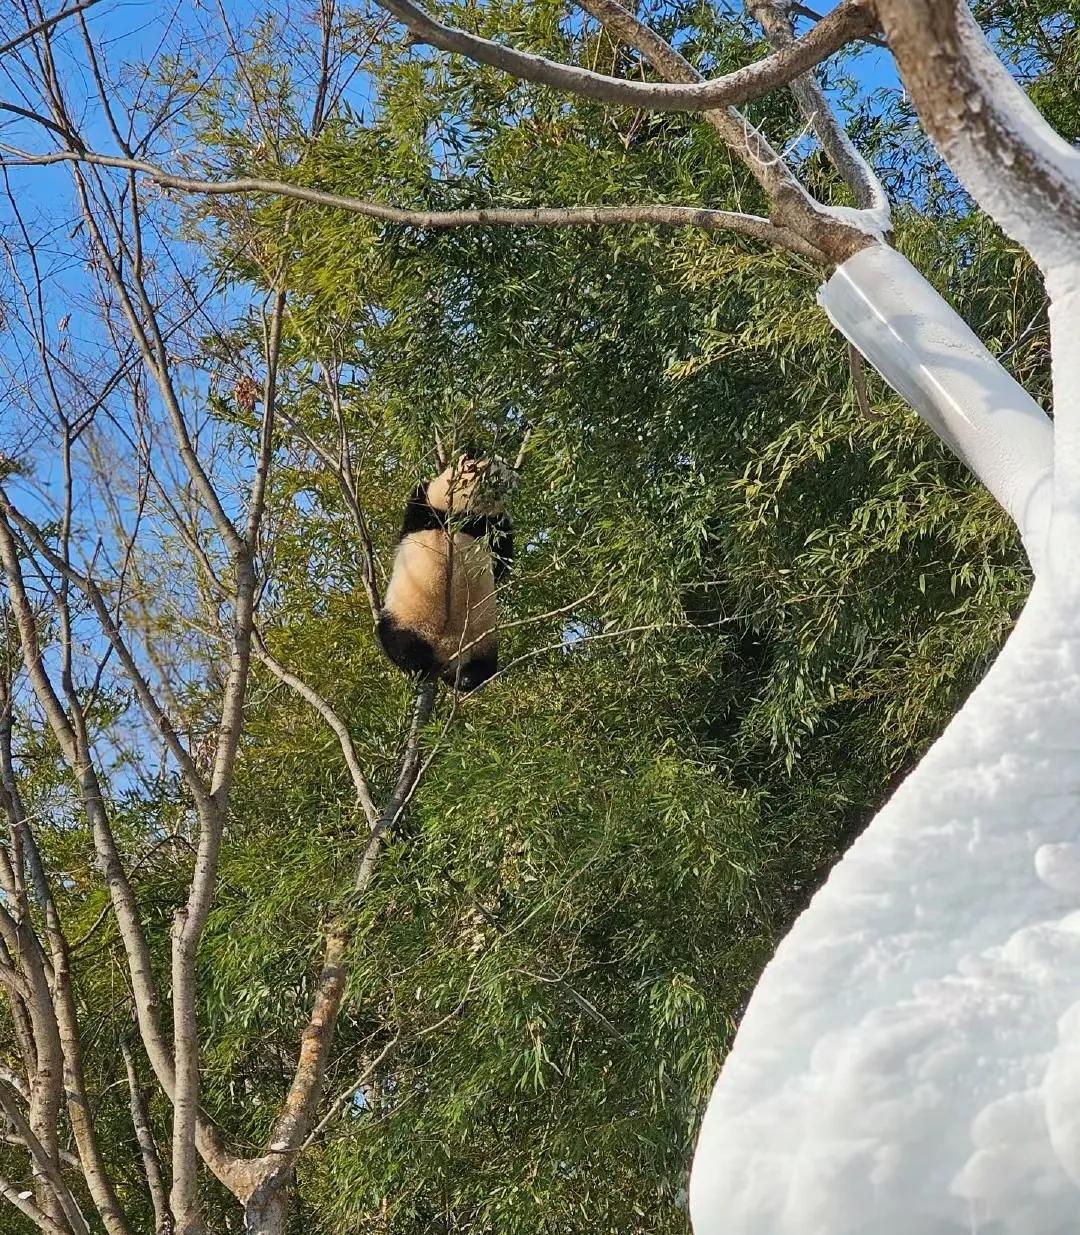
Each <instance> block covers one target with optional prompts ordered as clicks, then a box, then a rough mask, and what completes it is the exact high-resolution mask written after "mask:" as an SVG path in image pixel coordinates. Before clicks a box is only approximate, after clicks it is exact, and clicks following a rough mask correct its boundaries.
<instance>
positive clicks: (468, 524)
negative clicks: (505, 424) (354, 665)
mask: <svg viewBox="0 0 1080 1235" xmlns="http://www.w3.org/2000/svg"><path fill="white" fill-rule="evenodd" d="M517 480H518V473H517V471H516V470H515V469H514V468H512V467H510V466H509V465H508V464H507V463H506V462H505V461H504V460H502V459H500V458H498V457H497V456H493V457H490V458H485V457H483V456H480V455H477V454H476V453H475V452H473V451H465V452H464V453H463V454H462V455H461V456H460V458H459V459H458V461H457V462H456V463H454V464H453V465H451V466H449V467H447V468H445V469H444V470H443V471H442V472H440V473H439V475H438V476H436V477H435V478H434V479H433V480H429V481H427V482H426V483H421V484H419V485H417V487H416V489H415V490H414V491H413V493H412V496H411V497H410V498H409V501H408V505H407V506H406V507H405V518H404V521H403V522H402V525H401V532H400V534H399V536H398V542H397V549H396V551H395V553H394V567H393V571H392V573H391V575H390V582H389V584H388V585H387V588H386V595H385V598H384V601H383V606H382V609H381V611H380V613H379V619H378V624H377V628H376V629H377V634H378V638H379V642H380V643H381V644H382V648H383V651H384V652H385V653H386V655H387V656H388V657H389V658H390V659H391V660H392V661H393V662H394V664H395V665H397V667H398V668H399V669H401V670H402V671H403V672H405V673H408V674H413V675H416V676H419V677H421V678H423V679H426V680H428V681H431V680H434V679H436V678H439V677H442V678H443V680H444V681H446V682H448V683H449V684H450V685H452V686H455V687H457V688H458V689H459V690H461V691H463V692H466V693H467V692H469V691H473V690H475V689H476V688H477V687H478V686H480V685H482V684H483V683H484V682H486V681H487V680H488V678H490V677H491V676H492V675H493V674H494V673H495V672H496V671H497V669H498V664H499V637H498V614H497V611H496V602H495V587H496V584H498V583H500V582H501V581H502V580H503V579H505V578H506V576H507V574H508V573H509V570H510V565H511V562H512V560H513V554H514V542H513V535H512V531H511V525H510V517H509V515H508V514H507V512H506V507H505V500H506V496H507V494H508V493H509V492H510V491H511V490H512V489H513V488H514V487H516V485H517Z"/></svg>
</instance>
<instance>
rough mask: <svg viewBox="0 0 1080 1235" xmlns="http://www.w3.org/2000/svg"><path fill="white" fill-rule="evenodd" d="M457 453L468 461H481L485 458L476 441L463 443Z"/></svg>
mask: <svg viewBox="0 0 1080 1235" xmlns="http://www.w3.org/2000/svg"><path fill="white" fill-rule="evenodd" d="M457 453H458V458H459V459H465V460H466V462H468V463H479V462H480V461H481V460H482V459H483V458H484V454H483V451H481V450H480V449H479V448H478V447H477V445H476V443H475V442H464V443H462V445H460V446H459V447H458V452H457Z"/></svg>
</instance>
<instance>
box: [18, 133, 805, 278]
mask: <svg viewBox="0 0 1080 1235" xmlns="http://www.w3.org/2000/svg"><path fill="white" fill-rule="evenodd" d="M17 154H18V158H17V160H15V161H11V160H8V161H5V162H4V163H2V164H0V166H7V167H36V166H46V165H48V164H51V163H90V164H93V165H95V166H98V167H115V168H124V169H128V170H130V171H137V172H141V173H142V174H143V175H144V176H148V177H149V178H150V179H151V180H153V181H154V182H155V183H156V184H159V185H161V186H162V188H165V189H176V190H177V191H179V192H183V193H194V194H205V195H206V196H208V197H216V196H228V195H232V194H253V193H271V194H275V195H278V196H281V197H292V198H295V199H296V200H297V201H302V202H307V203H309V204H310V205H312V206H329V207H331V208H333V209H336V210H347V211H349V212H350V213H351V214H359V215H363V216H364V217H365V218H368V219H375V220H378V221H379V222H382V223H396V224H400V225H403V226H406V227H417V228H421V229H423V230H429V231H441V230H443V229H446V228H453V227H612V226H623V225H630V226H633V225H638V226H649V227H697V228H700V229H701V230H702V231H707V232H723V231H730V232H735V233H737V234H738V235H742V236H747V237H749V238H750V239H753V240H763V241H765V242H766V243H768V244H774V245H777V246H778V247H780V248H783V249H787V250H788V251H789V252H792V253H796V254H798V255H799V256H800V257H805V258H808V259H809V260H810V261H813V262H817V263H820V262H821V261H822V255H821V252H820V251H819V250H818V249H816V248H815V247H814V246H813V245H812V244H809V243H808V242H807V241H805V240H804V239H803V238H802V237H801V236H799V235H798V234H797V233H796V232H795V231H793V230H792V229H791V228H788V227H783V226H780V225H778V224H775V223H771V222H770V221H769V220H768V219H764V218H761V217H760V216H759V215H752V214H739V213H737V212H735V211H732V210H710V209H708V208H706V207H704V206H666V205H657V206H536V207H524V208H521V209H516V208H504V207H498V206H495V207H487V206H481V207H477V208H475V209H466V210H409V209H405V208H403V207H400V206H386V205H383V204H382V203H381V202H372V201H366V200H365V199H363V198H359V197H344V196H342V195H341V194H340V193H327V192H324V191H323V190H322V189H311V188H307V187H306V186H304V185H300V184H289V183H288V182H286V181H284V180H267V179H263V178H262V177H256V176H244V177H239V178H237V179H234V180H197V179H193V178H192V177H190V176H176V175H173V174H172V173H171V172H167V171H165V170H164V168H161V167H156V166H155V165H154V164H153V163H146V162H143V161H142V160H139V159H126V158H120V157H118V156H114V155H106V154H95V153H92V152H89V151H88V152H86V153H81V152H78V151H74V150H58V151H55V152H53V153H51V154H40V155H34V154H25V153H24V152H22V151H18V152H17Z"/></svg>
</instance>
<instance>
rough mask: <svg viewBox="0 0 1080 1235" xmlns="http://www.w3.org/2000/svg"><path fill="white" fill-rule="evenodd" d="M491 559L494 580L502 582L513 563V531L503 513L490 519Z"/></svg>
mask: <svg viewBox="0 0 1080 1235" xmlns="http://www.w3.org/2000/svg"><path fill="white" fill-rule="evenodd" d="M491 560H492V567H493V569H494V572H495V582H496V583H502V582H503V580H504V579H506V577H507V576H508V575H509V574H510V568H511V566H512V565H513V564H514V533H513V531H512V530H511V527H510V520H509V519H507V518H506V516H505V515H503V516H502V517H501V518H498V519H492V520H491Z"/></svg>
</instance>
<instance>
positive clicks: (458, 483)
mask: <svg viewBox="0 0 1080 1235" xmlns="http://www.w3.org/2000/svg"><path fill="white" fill-rule="evenodd" d="M519 480H520V476H519V475H518V473H517V472H516V471H515V470H514V469H513V467H511V465H510V464H509V463H507V462H506V460H505V459H503V458H501V457H500V456H499V455H482V454H480V453H478V452H476V451H473V450H468V449H466V450H463V451H462V452H461V454H460V455H459V456H458V458H457V461H456V462H454V463H452V464H451V465H450V466H449V467H447V468H446V469H445V470H444V471H442V472H440V473H439V475H438V476H436V477H435V479H434V480H432V481H431V482H430V483H429V484H428V487H427V500H428V501H429V502H430V503H431V505H432V506H434V507H435V508H436V509H437V510H449V511H452V512H453V513H454V514H464V513H466V512H468V513H470V514H478V515H497V514H501V513H502V511H503V508H504V506H505V503H506V498H507V496H508V495H509V494H510V493H511V492H512V491H513V490H514V489H516V488H517V486H518V482H519Z"/></svg>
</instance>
